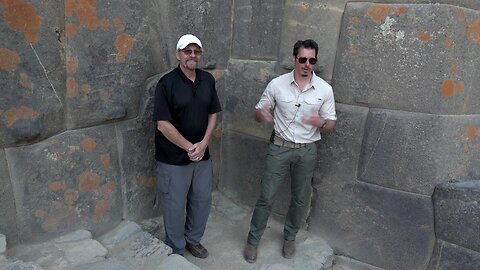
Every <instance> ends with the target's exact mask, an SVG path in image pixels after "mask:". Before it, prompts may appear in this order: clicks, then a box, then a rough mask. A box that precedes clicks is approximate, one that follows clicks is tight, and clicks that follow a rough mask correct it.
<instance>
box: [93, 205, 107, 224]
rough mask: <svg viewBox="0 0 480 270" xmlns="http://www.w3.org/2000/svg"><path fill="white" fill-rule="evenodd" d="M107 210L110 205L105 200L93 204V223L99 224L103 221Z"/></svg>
mask: <svg viewBox="0 0 480 270" xmlns="http://www.w3.org/2000/svg"><path fill="white" fill-rule="evenodd" d="M109 208H110V203H109V202H108V201H107V200H101V201H98V202H97V203H96V204H95V211H94V213H93V222H94V223H99V222H100V221H101V220H102V219H103V217H105V215H106V214H107V212H108V209H109Z"/></svg>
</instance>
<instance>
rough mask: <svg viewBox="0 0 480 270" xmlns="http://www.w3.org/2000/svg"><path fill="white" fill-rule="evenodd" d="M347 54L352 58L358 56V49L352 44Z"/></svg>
mask: <svg viewBox="0 0 480 270" xmlns="http://www.w3.org/2000/svg"><path fill="white" fill-rule="evenodd" d="M347 53H348V55H350V56H352V55H355V54H357V48H356V47H355V46H354V45H351V44H350V45H348V48H347Z"/></svg>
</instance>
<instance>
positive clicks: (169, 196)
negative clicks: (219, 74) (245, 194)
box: [153, 34, 221, 258]
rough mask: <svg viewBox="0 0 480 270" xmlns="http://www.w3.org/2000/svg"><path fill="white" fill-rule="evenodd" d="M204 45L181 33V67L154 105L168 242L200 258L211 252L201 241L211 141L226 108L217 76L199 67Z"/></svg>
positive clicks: (207, 198) (161, 88)
mask: <svg viewBox="0 0 480 270" xmlns="http://www.w3.org/2000/svg"><path fill="white" fill-rule="evenodd" d="M202 49H203V47H202V43H201V42H200V40H199V39H198V38H197V37H195V36H193V35H190V34H188V35H184V36H182V37H180V39H179V40H178V43H177V51H176V53H175V55H176V58H177V60H178V66H177V68H175V69H173V70H172V71H170V72H168V73H167V74H166V75H164V76H163V77H162V78H161V79H160V81H159V82H158V84H157V87H156V89H155V103H154V110H153V121H155V123H156V125H157V129H156V131H155V159H156V160H157V165H156V172H157V188H158V190H159V192H160V197H161V203H162V210H163V221H164V226H165V244H167V245H168V246H170V247H171V248H172V249H173V253H175V254H181V255H183V253H184V251H185V249H187V250H188V251H189V252H190V253H191V254H192V255H193V256H195V257H198V258H206V257H207V256H208V251H207V249H206V248H205V247H203V246H202V244H200V240H201V238H202V236H203V234H204V232H205V227H206V224H207V219H208V215H209V213H210V207H211V202H212V194H211V191H212V178H213V169H212V161H211V160H210V154H209V151H208V144H209V142H210V137H211V136H212V132H213V130H214V128H215V125H216V121H217V113H218V112H220V111H221V107H220V102H219V100H218V96H217V92H216V88H215V79H214V78H213V76H212V75H211V74H210V73H208V72H206V71H203V70H200V69H198V68H197V64H198V62H199V61H200V58H201V55H202ZM185 213H186V215H185Z"/></svg>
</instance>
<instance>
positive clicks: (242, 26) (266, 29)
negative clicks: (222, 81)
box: [231, 0, 284, 60]
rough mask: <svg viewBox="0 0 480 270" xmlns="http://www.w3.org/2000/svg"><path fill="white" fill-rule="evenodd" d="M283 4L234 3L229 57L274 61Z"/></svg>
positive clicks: (274, 1)
mask: <svg viewBox="0 0 480 270" xmlns="http://www.w3.org/2000/svg"><path fill="white" fill-rule="evenodd" d="M283 8H284V2H283V1H277V0H267V1H250V0H241V1H234V19H233V40H232V55H231V56H232V57H234V58H243V59H271V60H276V59H277V57H278V51H279V50H278V49H279V44H280V37H281V32H282V31H281V30H282V29H281V26H282V19H283Z"/></svg>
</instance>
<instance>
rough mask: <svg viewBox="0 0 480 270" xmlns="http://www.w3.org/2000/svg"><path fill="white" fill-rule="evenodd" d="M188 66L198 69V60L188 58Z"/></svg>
mask: <svg viewBox="0 0 480 270" xmlns="http://www.w3.org/2000/svg"><path fill="white" fill-rule="evenodd" d="M187 67H188V68H189V69H196V68H197V62H196V61H194V60H188V61H187Z"/></svg>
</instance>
